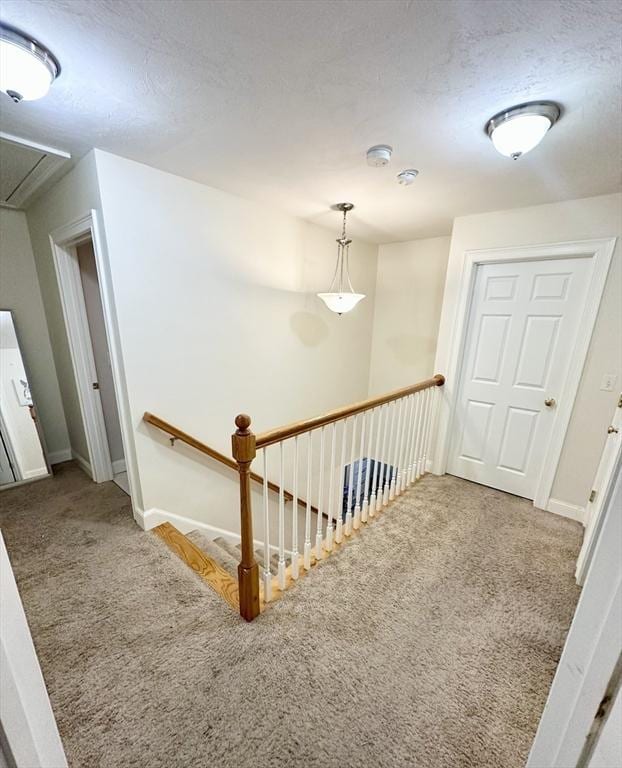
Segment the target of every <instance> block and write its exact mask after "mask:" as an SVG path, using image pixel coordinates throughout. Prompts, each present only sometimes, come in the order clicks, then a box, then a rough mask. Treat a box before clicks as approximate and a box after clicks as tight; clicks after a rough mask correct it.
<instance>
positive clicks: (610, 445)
mask: <svg viewBox="0 0 622 768" xmlns="http://www.w3.org/2000/svg"><path fill="white" fill-rule="evenodd" d="M611 427H612V428H613V429H615V430H616V432H613V433H611V434H608V435H607V440H606V442H605V447H604V448H603V453H602V456H601V459H600V464H599V465H598V470H597V471H596V477H595V478H594V485H593V490H592V493H594V492H595V493H596V497H595V498H594V499H592V497H591V496H590V501H589V502H588V504H587V506H586V508H585V509H586V519H585V534H584V536H583V544H582V545H581V551H580V552H579V557H578V558H577V567H576V569H575V578H576V580H577V584H579V585H581V586H583V582H584V581H585V576H586V574H587V572H588V569H589V567H590V563H591V562H592V557H593V555H594V549H595V547H596V542H597V541H598V535H599V533H600V529H601V527H602V524H603V513H604V508H605V500H606V499H607V498H608V495H609V490H610V488H611V484H612V482H613V471H614V469H615V467H616V466H617V465H618V464H619V462H620V459H621V458H622V435H621V432H622V395H620V400H619V402H618V405H617V407H616V409H615V411H614V414H613V419H612V420H611Z"/></svg>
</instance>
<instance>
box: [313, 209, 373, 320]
mask: <svg viewBox="0 0 622 768" xmlns="http://www.w3.org/2000/svg"><path fill="white" fill-rule="evenodd" d="M333 208H334V210H336V211H342V212H343V227H342V229H341V237H338V238H337V265H336V266H335V274H334V275H333V280H332V282H331V284H330V288H329V289H328V292H327V293H318V296H319V297H320V299H322V301H323V302H324V304H326V306H327V307H328V308H329V309H330V311H331V312H336V313H337V314H338V315H342V314H343V313H344V312H349V311H350V310H351V309H354V307H355V306H356V305H357V304H358V303H359V301H360V300H361V299H364V298H365V294H364V293H355V292H354V288H353V287H352V282H351V280H350V270H349V265H348V259H349V251H350V243H351V242H352V240H350V238H348V236H347V235H346V216H347V215H348V211H351V210H352V209H353V208H354V206H353V205H352V203H339V204H338V205H334V206H333Z"/></svg>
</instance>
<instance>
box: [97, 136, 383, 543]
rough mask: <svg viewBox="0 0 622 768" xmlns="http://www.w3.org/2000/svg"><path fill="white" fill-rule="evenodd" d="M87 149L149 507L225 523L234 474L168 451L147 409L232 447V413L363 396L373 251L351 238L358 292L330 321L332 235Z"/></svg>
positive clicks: (234, 520)
mask: <svg viewBox="0 0 622 768" xmlns="http://www.w3.org/2000/svg"><path fill="white" fill-rule="evenodd" d="M96 158H97V174H98V178H99V185H100V193H101V201H102V213H103V223H104V228H105V235H106V242H107V251H108V258H109V262H110V274H111V279H112V284H113V288H114V295H115V303H116V310H117V316H118V323H119V336H120V343H121V348H122V354H123V359H124V364H125V373H126V380H127V390H128V400H129V407H130V411H131V421H132V429H133V431H134V435H135V440H136V456H137V464H138V469H139V476H140V485H141V489H142V497H143V504H144V508H145V509H150V508H154V507H160V508H163V509H165V510H166V511H168V512H173V513H177V514H181V515H188V516H191V517H195V518H196V519H198V520H203V521H204V522H207V523H210V524H212V525H216V526H221V527H223V528H228V529H231V528H232V527H236V526H237V525H238V516H239V515H238V509H239V504H238V500H237V495H238V488H237V485H236V482H234V480H233V478H232V475H231V472H230V471H229V470H226V469H218V468H216V467H214V466H213V464H210V463H209V462H208V463H207V464H206V462H205V461H204V460H203V459H202V458H201V457H200V456H198V455H197V454H196V452H192V451H187V450H185V449H184V448H183V446H177V447H176V448H175V449H171V447H170V445H169V443H168V440H166V438H165V437H163V436H162V435H161V434H158V433H157V432H155V431H154V430H153V429H151V428H149V429H148V428H147V427H146V426H145V425H144V424H143V423H142V416H143V413H144V411H146V410H149V411H152V412H154V413H156V414H158V415H160V416H162V417H163V418H164V419H166V420H168V421H171V422H173V423H175V424H177V425H179V426H180V427H181V428H182V429H185V430H187V431H189V432H191V433H193V434H195V435H196V436H197V437H199V438H200V439H202V440H204V441H206V442H208V443H209V444H211V445H213V446H214V447H215V448H217V449H218V450H220V451H222V452H223V453H226V454H228V455H230V453H231V443H230V440H231V438H230V436H231V433H232V431H233V420H234V417H235V416H236V414H237V413H240V412H243V411H246V412H247V413H249V414H250V415H251V416H252V419H253V427H254V429H256V430H257V431H261V430H262V429H267V428H269V427H274V426H278V425H280V424H283V423H286V422H288V421H293V420H296V419H300V418H304V417H308V416H312V415H314V414H317V413H322V412H324V411H326V410H328V409H330V408H334V407H336V406H339V405H343V404H347V403H349V402H352V401H354V400H357V399H361V398H364V397H365V396H366V395H367V388H368V378H369V364H370V347H371V330H372V320H373V302H374V284H375V275H376V255H377V247H376V246H374V245H369V244H366V243H364V242H361V241H358V240H357V241H355V243H354V244H353V246H352V249H351V266H352V279H353V282H354V284H355V285H356V287H357V289H358V290H360V291H362V292H364V293H366V294H367V298H366V299H365V300H364V301H363V302H361V304H359V305H358V306H357V308H356V311H355V312H352V313H351V314H346V315H343V316H342V317H338V316H337V315H335V314H333V313H331V312H329V311H328V310H327V309H326V307H325V306H324V304H323V303H322V302H321V301H320V300H319V299H318V298H317V297H316V295H315V293H316V291H320V290H325V289H326V287H327V285H328V283H329V282H330V279H331V276H332V273H333V270H334V265H335V236H336V235H335V232H334V231H331V230H326V229H322V228H320V227H317V226H314V225H312V224H309V223H306V222H304V221H302V220H300V219H295V218H293V217H291V216H287V215H284V214H282V213H280V212H278V211H275V210H273V209H270V208H266V207H264V206H262V205H258V204H256V203H252V202H249V201H246V200H243V199H242V198H239V197H235V196H233V195H229V194H226V193H224V192H221V191H219V190H216V189H213V188H210V187H206V186H204V185H201V184H197V183H195V182H191V181H188V180H186V179H182V178H180V177H177V176H173V175H171V174H168V173H163V172H161V171H157V170H155V169H153V168H149V167H147V166H144V165H140V164H138V163H134V162H130V161H128V160H124V159H122V158H119V157H115V156H113V155H110V154H107V153H103V152H99V151H97V152H96ZM338 225H339V221H338V218H337V217H336V219H335V226H336V227H338ZM273 468H274V470H276V460H275V462H274V464H273Z"/></svg>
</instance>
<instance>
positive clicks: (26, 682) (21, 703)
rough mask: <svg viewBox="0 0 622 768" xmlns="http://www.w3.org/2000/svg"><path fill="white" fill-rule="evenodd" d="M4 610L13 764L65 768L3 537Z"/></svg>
mask: <svg viewBox="0 0 622 768" xmlns="http://www.w3.org/2000/svg"><path fill="white" fill-rule="evenodd" d="M0 609H1V610H0V670H1V674H0V719H1V720H2V730H3V731H4V733H3V736H4V739H5V740H6V742H7V746H8V748H9V756H8V757H9V762H10V764H11V765H13V764H14V763H15V764H16V765H18V766H26V765H27V766H32V768H67V760H66V759H65V753H64V751H63V745H62V743H61V740H60V736H59V735H58V728H57V726H56V720H55V719H54V713H53V712H52V707H51V705H50V699H49V697H48V693H47V690H46V687H45V680H44V679H43V675H42V674H41V667H40V666H39V660H38V659H37V652H36V650H35V647H34V645H33V642H32V637H31V635H30V630H29V629H28V622H27V620H26V614H25V613H24V607H23V605H22V601H21V599H20V596H19V592H18V590H17V584H16V583H15V576H14V575H13V570H12V568H11V562H10V560H9V556H8V554H7V551H6V547H5V544H4V539H3V538H2V533H0ZM0 762H2V761H0ZM3 764H4V763H3Z"/></svg>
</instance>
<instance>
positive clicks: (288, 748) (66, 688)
mask: <svg viewBox="0 0 622 768" xmlns="http://www.w3.org/2000/svg"><path fill="white" fill-rule="evenodd" d="M0 507H1V509H2V512H1V513H0V523H1V525H2V530H3V534H4V537H5V540H6V544H7V549H8V552H9V556H10V558H11V561H12V563H13V568H14V570H15V575H16V578H17V582H18V586H19V588H20V592H21V596H22V600H23V602H24V607H25V610H26V614H27V616H28V620H29V623H30V627H31V631H32V634H33V638H34V642H35V645H36V648H37V651H38V654H39V658H40V662H41V666H42V669H43V673H44V676H45V679H46V683H47V686H48V690H49V693H50V699H51V702H52V706H53V709H54V712H55V714H56V718H57V721H58V726H59V730H60V733H61V737H62V739H63V743H64V746H65V750H66V753H67V757H68V760H69V764H70V766H71V768H133V767H134V766H136V767H138V768H143V767H144V768H160V767H161V768H178V767H179V766H184V767H185V766H189V767H190V766H192V767H193V768H207V766H210V768H211V767H213V768H250V766H257V765H261V766H268V767H270V768H291V767H292V766H305V768H315V767H316V766H317V768H320V767H321V768H332V767H333V766H335V767H337V766H339V768H350V767H351V768H355V767H356V768H360V767H361V766H369V767H370V768H385V767H386V768H401V767H402V766H417V767H418V768H493V767H494V768H520V766H523V765H524V762H525V759H526V757H527V754H528V751H529V748H530V745H531V742H532V740H533V737H534V734H535V730H536V727H537V723H538V720H539V717H540V713H541V711H542V707H543V705H544V702H545V699H546V696H547V692H548V688H549V686H550V683H551V680H552V678H553V674H554V671H555V667H556V665H557V662H558V660H559V656H560V653H561V650H562V645H563V642H564V639H565V636H566V632H567V630H568V627H569V625H570V621H571V618H572V614H573V611H574V608H575V604H576V601H577V599H578V595H579V589H578V588H577V586H576V585H575V583H574V579H573V568H574V562H575V559H576V557H577V554H578V551H579V546H580V541H581V527H580V526H579V525H578V524H577V523H574V522H572V521H570V520H566V519H564V518H561V517H557V516H555V515H552V514H549V513H546V512H540V511H537V510H534V508H533V507H532V505H531V504H530V503H529V502H527V501H525V500H522V499H518V498H516V497H513V496H509V495H507V494H504V493H501V492H498V491H494V490H491V489H489V488H485V487H482V486H478V485H474V484H471V483H468V482H466V481H463V480H459V479H457V478H454V477H450V476H445V477H432V476H427V477H426V478H424V479H423V480H422V481H421V482H419V483H418V484H417V485H416V486H415V487H414V488H413V489H411V490H410V491H409V492H408V493H407V494H405V495H403V496H401V497H400V498H399V499H398V500H397V501H396V502H395V503H393V504H392V505H391V506H390V507H389V508H388V509H387V510H386V511H385V512H383V514H382V515H380V517H379V518H378V519H377V520H375V521H374V522H373V523H372V524H371V525H370V526H368V527H367V528H366V529H365V530H364V531H363V533H362V535H361V536H359V537H357V539H356V540H355V541H353V542H352V543H351V544H350V545H349V546H348V547H346V548H345V549H344V550H343V551H342V552H340V553H339V555H338V556H336V557H334V558H330V559H329V561H327V562H326V563H325V564H323V565H322V567H321V568H319V569H315V570H314V571H313V572H312V573H311V574H310V575H309V576H308V577H307V578H305V579H304V582H303V583H301V584H300V585H299V586H297V587H296V588H294V589H293V590H292V591H291V592H290V593H289V594H288V595H286V596H285V598H284V599H283V600H281V601H279V602H278V603H275V604H274V605H273V606H271V607H270V609H269V610H268V611H267V612H266V613H264V614H262V616H261V617H259V619H257V620H256V621H255V622H254V623H252V624H246V623H244V622H243V621H241V620H240V619H239V618H238V617H237V616H236V615H235V614H234V613H233V612H232V611H231V610H230V609H229V608H228V606H227V605H226V604H225V603H223V602H221V600H220V599H219V598H218V597H217V596H216V595H215V594H214V593H213V592H211V590H210V589H209V588H208V587H207V585H206V584H205V583H204V582H203V581H201V579H200V578H199V577H198V576H196V575H195V574H194V573H192V572H191V571H190V570H189V569H188V568H187V566H186V565H185V564H184V563H183V562H182V561H181V560H179V559H178V558H176V557H175V556H173V555H172V553H171V552H170V551H169V550H168V549H167V548H166V546H165V544H164V543H163V542H162V541H161V540H160V539H158V538H157V537H156V536H155V535H154V534H149V533H144V532H142V531H140V530H139V529H138V527H137V526H136V525H135V523H134V522H133V520H132V516H131V512H130V506H129V499H128V497H127V496H126V495H125V494H124V493H123V491H121V490H120V489H119V488H118V487H117V486H116V485H114V484H113V483H104V484H101V485H95V484H93V483H91V482H90V481H89V480H88V478H87V477H86V476H85V475H84V474H83V473H82V471H81V470H80V469H79V468H78V467H77V466H75V465H73V464H71V463H68V464H65V465H60V466H59V467H57V468H56V475H55V476H54V477H53V478H50V479H48V480H43V481H40V482H37V483H33V484H31V485H28V486H22V487H18V488H15V489H11V490H8V491H4V492H2V494H0Z"/></svg>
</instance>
